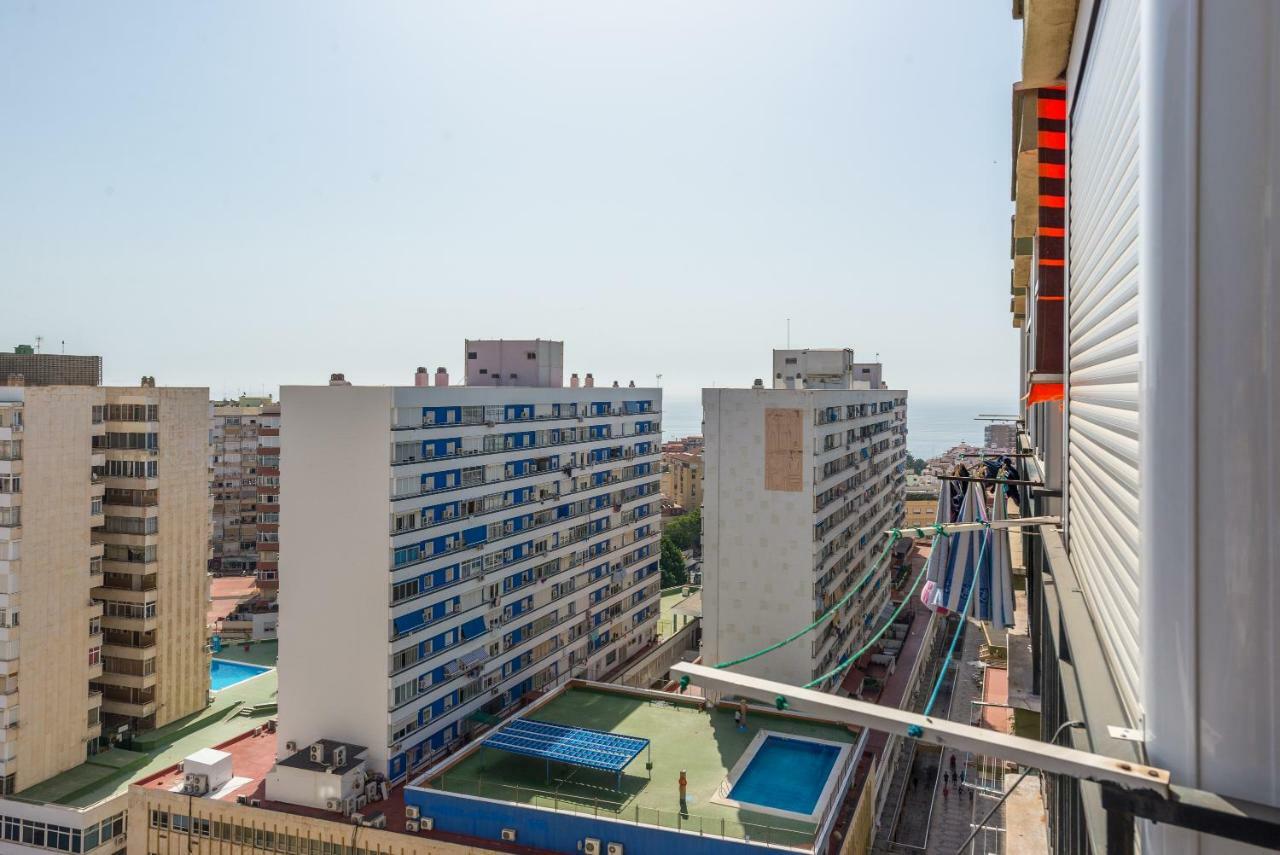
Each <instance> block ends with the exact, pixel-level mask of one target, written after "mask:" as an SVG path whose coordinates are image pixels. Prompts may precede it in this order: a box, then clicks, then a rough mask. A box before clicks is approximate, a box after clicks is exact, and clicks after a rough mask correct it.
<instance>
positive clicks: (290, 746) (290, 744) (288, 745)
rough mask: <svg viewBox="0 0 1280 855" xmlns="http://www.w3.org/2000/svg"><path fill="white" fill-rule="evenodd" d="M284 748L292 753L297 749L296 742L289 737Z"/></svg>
mask: <svg viewBox="0 0 1280 855" xmlns="http://www.w3.org/2000/svg"><path fill="white" fill-rule="evenodd" d="M284 750H285V751H288V752H289V753H290V754H292V753H293V752H295V751H297V750H298V743H297V742H295V741H294V740H292V739H290V740H289V741H288V742H286V743H285V744H284Z"/></svg>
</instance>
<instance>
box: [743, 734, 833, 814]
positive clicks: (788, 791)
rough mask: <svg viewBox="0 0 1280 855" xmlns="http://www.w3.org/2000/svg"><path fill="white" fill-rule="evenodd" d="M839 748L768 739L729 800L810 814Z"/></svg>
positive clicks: (793, 740) (775, 738) (794, 740)
mask: <svg viewBox="0 0 1280 855" xmlns="http://www.w3.org/2000/svg"><path fill="white" fill-rule="evenodd" d="M839 755H840V749H839V748H837V747H836V746H834V745H825V744H823V743H820V742H808V741H806V740H801V739H787V738H785V737H781V736H772V735H771V736H767V737H765V740H764V744H763V745H761V746H760V749H759V750H758V751H756V754H755V756H754V757H752V758H751V762H750V763H748V764H747V768H746V769H744V770H743V771H742V777H740V778H738V780H737V781H736V782H734V785H733V789H731V790H730V791H729V798H731V799H733V800H734V801H738V802H743V803H748V804H755V805H764V806H765V807H771V808H775V809H777V810H789V811H793V812H795V813H813V809H814V808H815V807H817V805H818V797H819V796H821V795H822V788H823V787H825V786H826V785H827V778H828V777H829V776H830V775H831V767H832V766H834V765H835V763H836V757H838V756H839Z"/></svg>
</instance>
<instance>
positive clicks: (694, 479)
mask: <svg viewBox="0 0 1280 855" xmlns="http://www.w3.org/2000/svg"><path fill="white" fill-rule="evenodd" d="M662 464H663V468H662V495H663V497H664V498H665V499H666V500H667V501H668V502H670V503H671V504H673V505H679V506H680V507H681V508H683V509H684V510H686V511H696V510H698V509H699V508H701V507H702V451H701V449H699V450H698V451H696V452H691V451H667V452H663V454H662Z"/></svg>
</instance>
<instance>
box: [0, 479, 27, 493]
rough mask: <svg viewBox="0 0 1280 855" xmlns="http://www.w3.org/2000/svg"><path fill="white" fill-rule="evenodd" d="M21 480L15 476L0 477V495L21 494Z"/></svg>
mask: <svg viewBox="0 0 1280 855" xmlns="http://www.w3.org/2000/svg"><path fill="white" fill-rule="evenodd" d="M21 492H22V478H21V477H19V476H17V475H0V493H21Z"/></svg>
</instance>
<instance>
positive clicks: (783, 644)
mask: <svg viewBox="0 0 1280 855" xmlns="http://www.w3.org/2000/svg"><path fill="white" fill-rule="evenodd" d="M900 537H902V533H901V532H899V531H898V530H897V529H894V530H893V532H892V533H891V534H890V535H889V542H888V543H886V544H885V545H884V549H883V550H882V551H881V552H880V555H879V557H877V558H876V560H875V561H874V562H872V564H871V567H870V569H868V570H867V572H866V574H865V575H864V576H863V577H862V578H861V579H859V580H858V584H856V585H854V586H853V587H852V588H850V589H849V593H847V594H845V595H844V596H843V597H841V598H840V599H839V600H837V601H836V602H835V604H834V605H833V606H831V608H829V609H827V610H826V611H825V612H823V613H822V614H821V615H820V616H819V617H818V619H817V620H815V621H814V622H813V623H811V624H809V625H808V626H806V627H805V628H804V629H802V630H800V631H799V632H796V633H794V634H792V635H789V636H787V637H786V638H784V639H782V640H781V641H779V642H777V643H776V644H771V645H769V646H768V647H766V648H764V649H763V650H757V651H756V652H755V653H751V654H748V655H746V656H743V657H740V658H738V659H730V660H729V661H727V662H719V663H717V664H716V665H715V666H714V667H716V668H732V667H733V666H734V665H741V664H742V663H743V662H750V661H751V660H752V659H759V658H760V657H761V656H764V655H766V654H769V653H772V652H773V651H775V650H777V649H778V648H780V647H786V646H787V645H788V644H790V643H791V642H793V641H795V640H796V639H797V638H801V637H803V636H805V635H807V634H808V633H810V632H812V631H813V630H815V629H817V628H818V627H819V626H821V625H822V624H823V623H825V622H826V621H828V620H830V618H831V616H832V615H833V614H835V613H836V610H837V609H839V608H840V607H841V606H843V605H844V604H845V603H847V602H849V600H851V599H852V598H853V595H854V594H856V593H858V591H860V590H862V586H863V585H865V584H867V580H869V579H870V578H871V576H872V575H873V574H874V573H875V572H876V570H877V569H878V568H879V567H880V563H881V562H882V561H884V559H885V556H887V555H888V554H889V550H890V549H892V548H893V545H894V544H895V543H897V542H898V539H899V538H900Z"/></svg>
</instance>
